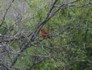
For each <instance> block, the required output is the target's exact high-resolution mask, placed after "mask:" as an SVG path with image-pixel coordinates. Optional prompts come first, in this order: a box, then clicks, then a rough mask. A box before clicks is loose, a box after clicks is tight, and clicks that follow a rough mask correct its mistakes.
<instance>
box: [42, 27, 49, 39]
mask: <svg viewBox="0 0 92 70" xmlns="http://www.w3.org/2000/svg"><path fill="white" fill-rule="evenodd" d="M41 35H42V37H43V38H49V35H48V33H47V32H46V29H45V28H41Z"/></svg>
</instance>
